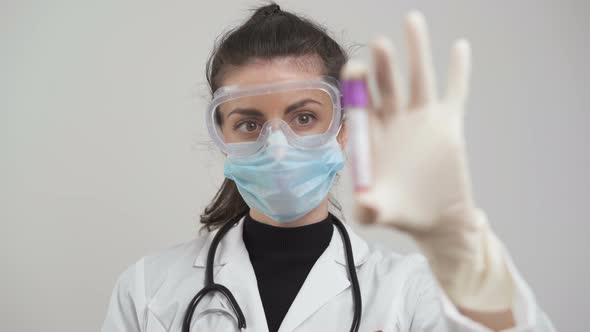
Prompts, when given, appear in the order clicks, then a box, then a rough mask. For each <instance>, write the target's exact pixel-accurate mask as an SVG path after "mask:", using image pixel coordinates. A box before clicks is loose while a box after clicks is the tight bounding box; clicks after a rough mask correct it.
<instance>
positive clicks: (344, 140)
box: [336, 120, 348, 151]
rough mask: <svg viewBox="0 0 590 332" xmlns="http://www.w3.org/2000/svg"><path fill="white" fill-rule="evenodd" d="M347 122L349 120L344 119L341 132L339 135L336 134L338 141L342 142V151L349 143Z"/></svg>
mask: <svg viewBox="0 0 590 332" xmlns="http://www.w3.org/2000/svg"><path fill="white" fill-rule="evenodd" d="M346 124H347V121H346V120H344V122H342V127H341V128H340V132H338V135H337V136H336V140H337V141H338V144H340V149H342V151H344V149H345V148H346V143H348V126H347V125H346Z"/></svg>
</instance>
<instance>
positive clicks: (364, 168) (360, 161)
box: [342, 75, 372, 192]
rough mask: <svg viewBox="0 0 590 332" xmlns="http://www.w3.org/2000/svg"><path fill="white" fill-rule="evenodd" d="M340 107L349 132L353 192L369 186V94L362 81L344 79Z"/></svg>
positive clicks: (370, 175)
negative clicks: (344, 115) (342, 109)
mask: <svg viewBox="0 0 590 332" xmlns="http://www.w3.org/2000/svg"><path fill="white" fill-rule="evenodd" d="M342 107H343V108H344V112H345V114H346V119H347V125H348V130H349V143H348V144H350V155H351V159H352V165H351V171H352V181H353V188H354V191H355V192H363V191H367V190H368V189H369V187H370V186H371V181H372V174H371V146H370V142H369V113H368V112H369V109H368V108H369V94H368V91H367V85H366V82H365V80H364V79H362V78H358V79H357V78H354V75H352V77H351V78H350V79H345V80H344V82H343V83H342Z"/></svg>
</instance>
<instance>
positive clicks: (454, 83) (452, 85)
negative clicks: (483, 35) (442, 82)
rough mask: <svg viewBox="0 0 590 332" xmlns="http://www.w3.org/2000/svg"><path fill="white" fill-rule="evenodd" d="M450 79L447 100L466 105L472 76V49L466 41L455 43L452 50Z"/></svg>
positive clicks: (461, 40) (460, 40)
mask: <svg viewBox="0 0 590 332" xmlns="http://www.w3.org/2000/svg"><path fill="white" fill-rule="evenodd" d="M448 75H449V77H448V83H447V92H446V96H445V98H446V99H448V100H455V101H457V102H459V103H464V102H465V99H466V98H467V94H468V93H469V77H470V76H471V47H470V46H469V42H468V41H467V40H465V39H459V40H457V41H455V43H454V45H453V48H452V50H451V61H450V64H449V74H448Z"/></svg>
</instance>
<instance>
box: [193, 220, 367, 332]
mask: <svg viewBox="0 0 590 332" xmlns="http://www.w3.org/2000/svg"><path fill="white" fill-rule="evenodd" d="M242 217H243V215H238V216H236V217H234V218H232V219H231V220H230V221H229V222H227V223H225V225H223V226H222V227H221V228H220V229H219V231H218V232H217V234H215V237H214V238H213V242H211V246H210V247H209V251H208V252H207V265H206V266H205V287H203V289H201V290H200V291H199V292H198V293H197V295H195V297H193V299H192V300H191V302H190V303H189V305H188V307H187V308H186V313H185V314H184V320H183V323H182V332H190V324H191V320H192V318H193V313H194V312H195V308H196V307H197V305H198V304H199V302H200V301H201V300H202V299H203V297H205V295H207V294H208V293H209V292H215V291H218V292H220V293H221V294H223V296H225V298H226V299H227V300H228V301H229V304H230V306H231V307H232V310H233V311H234V313H235V315H236V316H237V317H238V327H239V329H240V331H242V332H245V331H246V318H245V317H244V313H243V312H242V309H241V308H240V306H239V305H238V302H237V301H236V299H235V297H234V295H233V294H232V293H231V291H230V290H229V289H227V287H225V286H223V285H220V284H216V283H215V282H214V281H213V259H214V258H215V251H216V250H217V245H218V244H219V242H220V241H221V239H222V238H223V236H225V234H226V233H227V232H228V231H229V229H230V228H231V227H232V226H234V225H235V224H236V223H237V222H238V221H240V219H242ZM332 221H333V223H334V225H335V226H336V228H338V231H339V232H340V236H341V237H342V240H343V241H344V247H345V250H346V264H347V266H348V275H349V278H350V281H351V282H352V299H353V302H354V316H353V318H352V326H351V327H350V331H351V332H357V331H358V330H359V324H360V321H361V312H362V303H361V288H360V286H359V281H358V278H357V276H356V270H355V268H354V259H353V255H352V245H351V243H350V237H349V236H348V232H347V231H346V228H344V224H342V222H341V221H340V220H338V219H336V218H332Z"/></svg>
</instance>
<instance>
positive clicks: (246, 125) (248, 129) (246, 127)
mask: <svg viewBox="0 0 590 332" xmlns="http://www.w3.org/2000/svg"><path fill="white" fill-rule="evenodd" d="M235 128H236V129H238V130H239V131H241V132H243V133H253V132H256V130H258V128H259V125H258V123H256V122H254V121H242V122H240V123H238V124H237V125H236V126H235Z"/></svg>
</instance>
